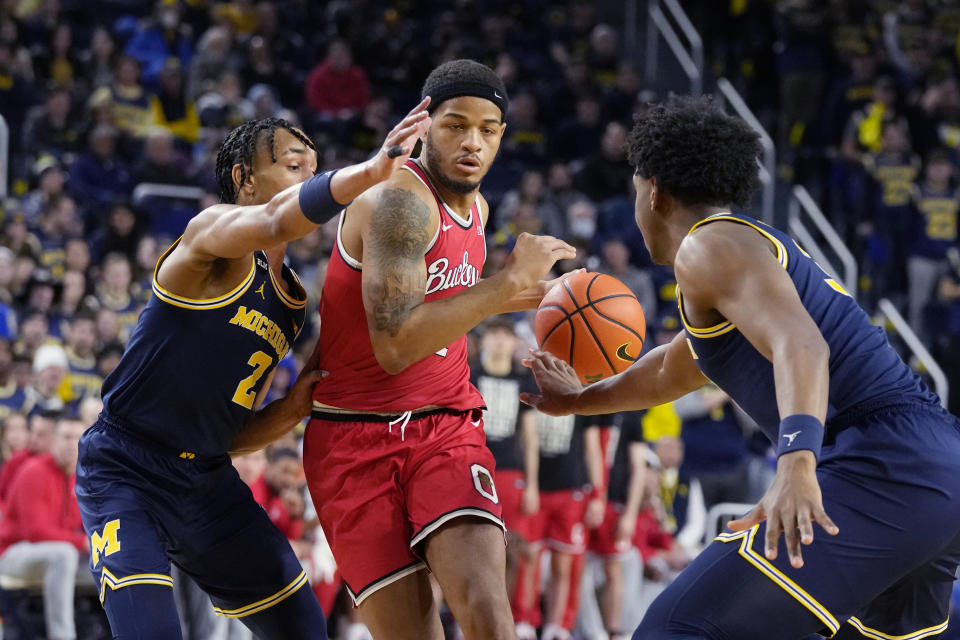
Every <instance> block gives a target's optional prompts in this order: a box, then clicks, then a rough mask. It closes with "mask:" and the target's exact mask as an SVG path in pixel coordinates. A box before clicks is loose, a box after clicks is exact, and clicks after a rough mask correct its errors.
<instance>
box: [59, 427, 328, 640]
mask: <svg viewBox="0 0 960 640" xmlns="http://www.w3.org/2000/svg"><path fill="white" fill-rule="evenodd" d="M76 493H77V500H78V502H79V505H80V513H81V515H82V517H83V526H84V528H85V529H86V532H87V534H88V535H89V536H90V540H91V553H90V569H91V571H92V572H93V575H94V579H95V581H96V582H97V584H98V586H99V588H100V600H101V602H103V603H104V606H105V608H106V609H107V613H108V616H109V617H110V618H111V620H110V622H111V625H112V626H114V627H115V628H114V633H118V629H117V628H116V627H118V626H124V625H133V624H140V621H135V620H134V621H130V620H126V619H125V617H124V616H125V615H126V614H123V613H122V612H115V611H112V610H111V607H110V601H111V598H112V597H119V595H120V594H121V590H127V589H128V588H133V587H138V586H139V587H143V586H172V584H173V581H172V579H171V578H170V562H171V561H172V562H174V563H175V564H176V565H177V566H178V567H180V568H181V569H183V571H184V572H186V573H187V574H188V575H190V577H192V578H193V579H194V580H195V581H196V582H197V584H198V585H199V586H200V587H201V588H202V589H203V590H204V591H206V592H207V593H208V594H209V595H210V598H211V600H212V601H213V605H214V609H215V611H216V612H217V613H218V614H220V615H224V616H228V617H236V618H245V617H246V616H256V614H260V613H261V612H265V611H267V610H269V609H270V608H271V607H275V606H276V605H279V604H280V603H282V602H284V601H285V600H286V601H287V602H286V604H285V605H284V607H278V608H284V609H288V608H290V607H291V606H294V605H293V604H292V603H294V602H296V601H299V600H301V599H303V598H305V596H304V594H309V598H306V599H305V600H303V601H304V602H307V603H309V602H310V600H311V599H312V603H313V604H315V609H314V608H313V604H308V605H307V606H308V607H309V608H310V609H311V610H310V611H309V612H308V613H309V614H310V616H306V614H304V616H305V617H313V618H314V624H315V625H319V628H316V626H314V629H313V632H311V634H310V635H311V637H325V631H324V621H323V616H322V612H320V607H319V604H318V603H316V598H315V597H314V596H313V593H312V591H311V589H310V587H309V585H308V582H307V576H306V574H305V573H304V571H303V568H302V567H301V565H300V562H299V561H298V560H297V557H296V555H295V554H294V553H293V550H292V549H291V547H290V543H289V542H288V541H287V539H286V538H285V537H284V536H283V534H282V533H281V532H280V531H279V530H278V529H277V528H276V527H275V526H274V525H273V523H272V522H271V521H270V519H269V517H268V516H267V514H266V512H264V510H263V508H262V507H261V506H260V505H259V504H257V503H256V502H255V501H254V499H253V496H252V494H251V493H250V489H249V488H248V487H247V485H246V484H244V483H243V481H242V480H241V479H240V477H239V476H238V475H237V473H236V471H235V470H234V468H233V466H232V465H231V463H230V458H229V456H227V455H223V456H218V457H215V458H204V459H201V458H199V457H197V458H194V459H182V458H179V457H177V456H176V455H175V454H174V455H171V454H170V453H169V452H163V453H158V452H157V451H156V450H153V449H151V448H149V447H148V446H146V445H145V443H143V442H142V441H140V440H138V439H136V438H135V437H132V436H131V435H129V434H128V433H125V432H123V431H121V430H118V429H117V428H116V427H115V426H112V425H111V424H109V423H108V422H107V419H105V418H104V417H103V416H101V418H100V419H99V420H98V421H97V422H96V423H94V425H93V426H92V427H91V428H90V429H88V430H87V431H86V433H84V435H83V437H82V438H81V439H80V446H79V462H78V464H77V489H76ZM123 597H124V600H125V601H126V600H128V599H129V598H131V597H132V596H130V595H124V596H123ZM134 600H136V598H135V597H134ZM118 601H119V600H118ZM170 602H171V603H172V591H171V601H170ZM124 606H126V605H124ZM317 614H319V621H317V620H316V619H315V618H316V616H317ZM245 622H246V620H245ZM248 626H255V625H250V624H248ZM313 633H316V635H313ZM130 635H131V637H136V636H137V635H138V633H134V632H132V631H131V632H130Z"/></svg>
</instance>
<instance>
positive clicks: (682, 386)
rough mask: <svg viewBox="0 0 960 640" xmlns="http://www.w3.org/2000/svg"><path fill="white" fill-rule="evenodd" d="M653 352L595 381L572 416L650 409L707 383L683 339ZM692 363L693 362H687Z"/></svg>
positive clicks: (577, 401)
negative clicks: (620, 370)
mask: <svg viewBox="0 0 960 640" xmlns="http://www.w3.org/2000/svg"><path fill="white" fill-rule="evenodd" d="M678 338H679V340H680V342H678V339H677V338H675V339H674V340H673V341H672V342H670V343H669V344H666V345H661V346H659V347H657V348H656V349H653V350H652V351H650V352H649V353H647V354H646V355H644V356H643V357H642V358H640V359H639V360H637V361H636V362H635V363H634V364H633V365H631V366H630V368H629V369H627V370H626V371H624V372H622V373H619V374H617V375H615V376H612V377H610V378H606V379H604V380H601V381H600V382H594V383H593V384H591V385H588V386H586V387H584V388H583V390H582V391H581V392H580V393H579V394H578V395H577V397H576V398H575V399H574V402H573V405H572V406H571V407H570V413H577V414H580V415H597V414H601V413H618V412H620V411H640V410H643V409H649V408H650V407H655V406H657V405H661V404H664V403H667V402H671V401H673V400H676V399H677V398H679V397H681V396H683V395H685V394H687V393H690V392H691V391H694V390H695V389H698V388H700V387H701V386H702V385H703V384H704V383H706V382H707V379H706V377H704V375H703V374H702V373H700V370H699V369H697V368H696V365H694V364H692V359H691V358H690V356H689V352H686V353H685V352H684V350H685V349H687V346H686V343H685V342H682V339H683V336H682V335H681V336H678ZM686 360H690V362H686Z"/></svg>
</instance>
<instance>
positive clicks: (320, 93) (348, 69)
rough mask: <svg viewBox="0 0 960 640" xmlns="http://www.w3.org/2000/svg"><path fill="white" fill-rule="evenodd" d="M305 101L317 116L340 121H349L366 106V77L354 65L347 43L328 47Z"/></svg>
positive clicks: (310, 80)
mask: <svg viewBox="0 0 960 640" xmlns="http://www.w3.org/2000/svg"><path fill="white" fill-rule="evenodd" d="M306 99H307V104H308V105H309V107H310V108H311V109H313V111H314V112H316V113H317V114H320V115H324V116H329V117H332V118H339V119H346V118H350V117H352V116H353V115H355V114H357V113H359V112H360V111H362V110H363V108H364V107H366V106H367V103H368V102H369V101H370V83H369V81H368V80H367V74H366V73H365V72H364V70H363V69H362V68H360V67H359V66H357V65H356V64H354V62H353V53H352V52H351V51H350V46H349V45H348V44H347V43H346V42H345V41H343V40H339V39H335V40H333V41H331V42H330V44H329V45H328V46H327V55H326V57H325V58H324V59H323V61H321V62H320V64H318V65H317V66H316V67H314V69H313V71H311V72H310V75H309V76H308V77H307V86H306Z"/></svg>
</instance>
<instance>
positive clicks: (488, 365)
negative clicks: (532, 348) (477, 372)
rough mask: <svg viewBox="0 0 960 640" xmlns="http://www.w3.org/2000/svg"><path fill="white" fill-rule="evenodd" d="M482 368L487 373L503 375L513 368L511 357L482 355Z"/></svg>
mask: <svg viewBox="0 0 960 640" xmlns="http://www.w3.org/2000/svg"><path fill="white" fill-rule="evenodd" d="M483 368H484V370H485V371H486V372H487V373H491V374H493V375H495V376H505V375H507V374H508V373H510V370H511V369H512V368H513V359H512V358H510V356H490V355H484V356H483Z"/></svg>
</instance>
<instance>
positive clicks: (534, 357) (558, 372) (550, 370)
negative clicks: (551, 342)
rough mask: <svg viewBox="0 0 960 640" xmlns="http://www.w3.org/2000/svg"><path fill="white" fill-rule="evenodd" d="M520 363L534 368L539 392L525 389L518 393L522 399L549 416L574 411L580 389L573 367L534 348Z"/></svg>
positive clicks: (581, 386) (564, 414)
mask: <svg viewBox="0 0 960 640" xmlns="http://www.w3.org/2000/svg"><path fill="white" fill-rule="evenodd" d="M523 366H525V367H527V368H528V369H530V371H532V372H533V377H534V378H535V379H536V381H537V386H538V387H540V395H537V394H535V393H526V392H524V393H521V394H520V400H521V401H523V402H525V403H526V404H528V405H530V406H531V407H533V408H534V409H537V410H538V411H540V412H542V413H546V414H547V415H551V416H566V415H569V414H571V413H573V408H574V403H575V402H576V399H577V396H579V395H580V391H581V389H583V385H581V384H580V379H579V378H578V377H577V374H576V373H575V372H574V370H573V367H571V366H570V365H569V364H567V363H566V362H564V361H563V360H560V359H559V358H557V357H555V356H554V355H553V354H550V353H547V352H545V351H535V350H533V349H531V350H530V357H529V358H526V359H524V361H523Z"/></svg>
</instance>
